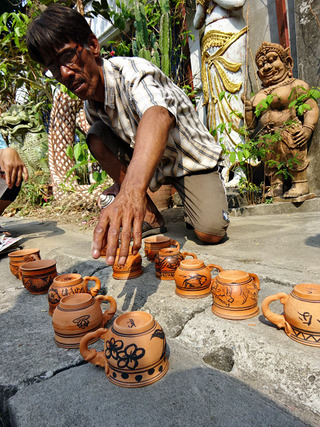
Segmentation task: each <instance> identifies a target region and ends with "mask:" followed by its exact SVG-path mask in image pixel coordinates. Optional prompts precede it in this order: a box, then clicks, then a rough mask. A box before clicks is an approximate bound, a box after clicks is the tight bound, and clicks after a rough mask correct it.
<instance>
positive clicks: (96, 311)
mask: <svg viewBox="0 0 320 427" xmlns="http://www.w3.org/2000/svg"><path fill="white" fill-rule="evenodd" d="M104 301H107V302H109V304H110V308H109V310H106V311H105V312H104V313H102V310H101V303H102V302H104ZM116 310H117V303H116V301H115V299H114V298H112V297H111V296H108V295H98V296H97V297H93V296H92V295H90V294H73V295H68V296H67V297H63V298H62V299H61V300H60V302H59V304H58V306H57V308H56V309H55V310H54V313H53V316H52V325H53V329H54V332H55V335H54V340H55V343H56V344H57V345H58V346H59V347H63V348H78V347H79V345H80V341H81V338H83V337H84V336H85V335H86V334H87V333H88V332H93V331H96V330H97V329H99V328H101V327H104V326H105V325H106V323H107V322H108V321H109V320H110V319H111V318H112V317H113V316H114V313H115V312H116ZM98 339H99V338H94V339H92V340H90V344H91V343H94V342H95V341H98Z"/></svg>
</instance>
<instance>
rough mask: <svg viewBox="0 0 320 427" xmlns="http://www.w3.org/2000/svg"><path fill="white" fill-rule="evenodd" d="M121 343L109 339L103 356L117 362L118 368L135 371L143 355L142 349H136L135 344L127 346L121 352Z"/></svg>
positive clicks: (143, 350)
mask: <svg viewBox="0 0 320 427" xmlns="http://www.w3.org/2000/svg"><path fill="white" fill-rule="evenodd" d="M122 348H123V341H121V340H115V339H114V338H111V339H110V340H108V341H106V350H105V355H106V358H107V359H110V358H111V357H112V358H113V359H114V360H117V365H118V368H128V369H135V368H136V367H137V366H138V364H139V362H138V360H139V359H141V357H143V356H144V355H145V352H146V351H145V349H144V348H138V347H137V345H136V344H129V345H128V346H127V347H125V348H124V349H123V350H122Z"/></svg>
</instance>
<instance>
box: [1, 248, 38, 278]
mask: <svg viewBox="0 0 320 427" xmlns="http://www.w3.org/2000/svg"><path fill="white" fill-rule="evenodd" d="M8 257H9V267H10V271H11V273H12V274H13V275H14V276H16V278H17V279H20V280H21V271H20V265H22V264H24V263H26V262H30V261H37V260H39V259H41V257H40V249H37V248H30V249H20V250H18V251H13V252H10V253H9V254H8Z"/></svg>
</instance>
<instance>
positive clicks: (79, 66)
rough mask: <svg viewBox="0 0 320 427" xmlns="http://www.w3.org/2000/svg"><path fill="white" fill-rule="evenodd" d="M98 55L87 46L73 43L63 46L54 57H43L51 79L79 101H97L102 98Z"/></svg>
mask: <svg viewBox="0 0 320 427" xmlns="http://www.w3.org/2000/svg"><path fill="white" fill-rule="evenodd" d="M99 54H100V49H99V53H98V54H96V52H95V51H93V49H92V48H91V44H89V46H87V47H84V46H81V45H79V44H78V43H75V42H70V43H67V44H65V45H64V46H63V47H62V48H61V49H59V50H57V51H56V52H55V56H54V57H52V56H51V57H49V56H47V57H45V65H46V67H47V68H48V69H49V70H50V71H51V72H52V74H53V77H54V78H55V79H56V80H58V81H59V82H60V83H62V84H63V85H65V86H66V87H67V88H68V89H69V90H70V91H71V92H73V93H74V94H75V95H77V96H78V97H79V98H80V99H83V100H87V99H97V98H100V97H101V96H104V90H103V73H102V69H101V67H99V65H98V61H99V58H100V55H99Z"/></svg>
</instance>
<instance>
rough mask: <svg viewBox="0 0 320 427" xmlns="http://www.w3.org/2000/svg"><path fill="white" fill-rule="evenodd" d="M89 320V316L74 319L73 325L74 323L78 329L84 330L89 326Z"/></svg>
mask: <svg viewBox="0 0 320 427" xmlns="http://www.w3.org/2000/svg"><path fill="white" fill-rule="evenodd" d="M89 319H90V315H84V316H80V317H77V318H76V319H74V320H73V323H75V324H76V325H77V326H78V327H79V328H81V329H85V328H86V327H87V326H88V325H89Z"/></svg>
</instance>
